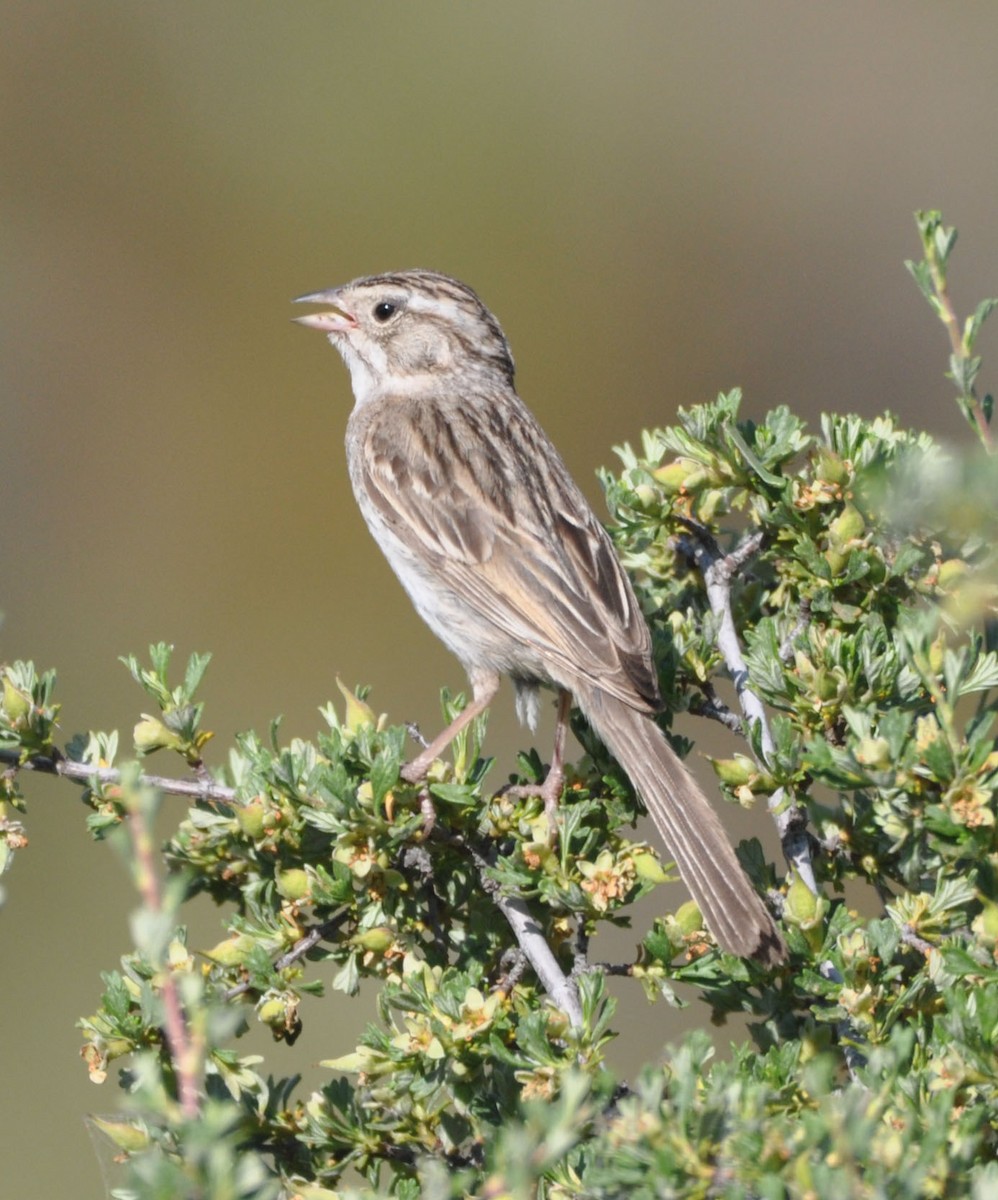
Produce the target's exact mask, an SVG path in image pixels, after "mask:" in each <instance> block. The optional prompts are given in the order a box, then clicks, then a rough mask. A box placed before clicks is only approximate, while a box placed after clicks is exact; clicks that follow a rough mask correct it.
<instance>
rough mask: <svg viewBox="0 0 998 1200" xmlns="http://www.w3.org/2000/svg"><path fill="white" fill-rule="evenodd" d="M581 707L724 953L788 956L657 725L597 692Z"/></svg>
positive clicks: (766, 959) (773, 959)
mask: <svg viewBox="0 0 998 1200" xmlns="http://www.w3.org/2000/svg"><path fill="white" fill-rule="evenodd" d="M576 701H577V702H578V703H579V704H580V705H581V707H582V709H583V711H584V712H585V713H586V715H587V717H588V718H589V721H590V724H591V725H592V727H593V728H594V729H595V731H596V732H597V733H598V734H599V736H600V738H601V739H602V740H603V742H604V743H605V744H606V746H607V748H608V749H609V750H610V751H611V753H612V754H613V756H614V757H615V758H616V759H617V761H618V762H619V763H620V765H621V766H622V767H623V768H624V770H625V771H626V772H627V774H628V777H629V778H630V780H631V782H632V783H633V784H634V786H635V788H637V790H638V793H639V794H640V796H641V799H642V800H643V801H644V803H645V807H646V808H647V809H648V813H649V815H650V816H651V818H652V820H653V821H654V822H655V825H656V826H657V828H658V831H659V833H660V834H661V835H662V837H663V839H664V840H665V844H666V847H667V849H668V851H669V853H670V854H671V855H672V857H673V858H674V859H675V862H676V866H677V867H678V868H679V873H680V875H681V876H682V878H683V882H684V883H685V884H686V886H687V887H688V888H689V890H690V892H691V894H692V896H693V899H694V900H695V901H696V902H697V904H698V906H699V908H700V911H701V913H702V914H703V916H704V919H705V921H706V922H707V926H708V928H709V929H710V931H711V932H712V933H713V935H714V937H716V938H717V940H718V943H719V944H720V945H721V947H722V948H723V949H725V950H728V951H730V952H731V953H732V954H737V955H739V956H741V957H742V958H755V959H757V960H758V961H759V962H762V963H765V964H773V963H778V962H781V961H782V960H783V959H784V957H785V956H786V947H785V945H784V944H783V939H782V938H781V937H780V935H779V933H778V932H777V929H776V926H775V925H774V924H773V919H772V917H770V915H769V913H768V911H767V910H766V907H765V905H764V904H763V902H762V900H761V898H760V897H759V894H758V893H757V892H756V890H755V888H754V887H753V886H752V884H751V882H750V881H749V878H748V876H747V875H746V874H745V872H744V871H743V870H742V867H741V864H740V863H739V862H738V859H737V857H736V856H735V852H734V850H733V849H732V847H731V842H730V841H729V840H728V836H727V834H726V833H725V831H724V828H723V826H722V825H721V822H720V820H719V819H718V817H717V814H716V813H715V812H714V810H713V808H711V806H710V803H709V802H708V800H707V798H706V797H705V796H704V794H703V792H702V791H701V790H700V788H699V787H698V786H697V784H696V782H695V781H694V779H693V777H692V776H691V775H690V774H689V772H688V771H687V770H686V768H685V767H684V766H683V764H682V762H681V761H680V760H679V758H678V756H677V755H676V753H675V751H674V750H673V749H672V747H671V746H670V745H669V743H668V742H667V741H666V740H665V735H664V734H663V733H662V731H661V729H659V727H658V725H656V724H655V721H654V720H653V719H652V718H651V717H649V716H647V715H646V714H644V713H642V712H639V711H638V710H636V709H634V708H631V707H630V706H629V705H627V704H625V703H624V702H623V701H622V700H618V699H617V698H616V697H615V696H611V695H609V694H608V693H606V692H604V691H602V690H601V689H599V688H594V689H592V691H591V692H590V694H589V695H578V694H576Z"/></svg>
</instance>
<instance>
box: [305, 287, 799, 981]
mask: <svg viewBox="0 0 998 1200" xmlns="http://www.w3.org/2000/svg"><path fill="white" fill-rule="evenodd" d="M301 299H302V300H305V301H310V302H313V303H319V304H328V305H332V306H333V309H334V310H335V311H326V312H320V313H314V314H312V315H310V316H307V317H301V318H299V320H300V321H301V323H302V324H305V325H308V326H310V327H312V328H315V329H320V330H322V331H323V332H325V333H326V334H327V335H328V337H329V340H330V342H332V344H333V345H334V346H335V347H336V349H337V350H339V352H340V354H341V355H342V356H343V359H344V361H345V362H346V364H347V366H348V367H349V369H350V374H351V379H352V383H353V390H354V395H355V399H356V404H355V407H354V410H353V413H352V414H351V416H350V419H349V421H348V423H347V439H346V441H347V459H348V464H349V470H350V479H351V482H352V484H353V489H354V493H355V495H356V497H357V501H358V504H359V505H360V509H361V512H362V513H363V515H364V518H365V520H366V521H367V524H368V526H369V527H370V530H371V532H372V534H373V535H374V537H375V539H376V540H377V542H378V544H379V545H380V546H381V549H382V550H383V551H384V553H385V555H386V557H387V558H388V561H389V563H390V564H391V566H392V568H393V569H394V570H395V573H396V574H397V575H398V577H399V579H400V580H401V582H402V584H403V586H404V587H405V589H406V591H407V592H408V593H409V595H410V597H411V598H412V601H413V603H414V604H415V606H416V608H417V610H418V611H419V613H420V615H421V616H422V617H423V619H424V620H425V621H426V622H427V624H428V625H429V626H430V628H431V629H432V630H433V631H434V632H435V633H436V634H437V636H438V637H440V638H441V639H442V640H443V642H444V643H445V644H446V645H447V646H448V647H449V648H450V649H451V650H452V651H453V652H454V653H455V654H456V655H457V656H458V658H459V659H460V660H461V662H462V663H463V665H464V667H465V670H466V671H467V673H468V677H469V679H470V681H471V685H472V690H473V694H474V699H473V701H472V703H471V704H469V705H468V707H467V708H466V709H465V710H464V712H463V713H462V714H461V715H460V716H459V717H458V719H457V720H456V721H455V722H454V723H453V724H452V725H451V726H449V727H448V729H446V730H444V731H443V733H441V734H440V736H439V737H438V738H436V739H435V741H434V742H433V743H432V744H431V745H430V746H429V747H427V749H426V750H425V751H423V753H421V754H420V755H419V756H418V757H417V758H416V759H415V760H414V761H413V762H412V763H410V764H409V765H408V767H407V768H406V769H405V772H404V773H405V776H406V778H407V779H409V780H410V781H413V782H415V781H418V780H420V779H422V778H423V777H424V776H425V774H426V771H427V770H428V768H429V766H430V764H431V763H432V762H433V760H434V759H435V758H436V757H437V756H438V755H439V754H440V753H441V751H442V750H443V749H444V748H445V747H446V746H447V745H448V743H449V742H450V741H452V740H453V738H454V736H455V735H456V734H457V733H458V732H459V731H460V729H462V728H464V726H465V725H466V724H467V723H468V722H469V721H470V720H471V719H472V717H474V716H475V715H477V714H478V713H479V712H481V711H482V710H483V709H484V708H485V707H487V705H488V704H489V703H490V702H491V700H492V698H493V697H494V696H495V694H496V691H497V690H498V686H499V680H500V677H501V676H503V675H508V676H509V677H510V678H511V679H512V680H513V683H514V685H515V688H516V694H517V710H518V712H519V713H520V716H521V718H523V719H524V720H526V721H528V723H530V724H531V725H533V724H534V722H535V721H536V715H537V697H538V688H539V687H540V686H542V685H546V686H549V687H553V688H555V689H558V690H559V691H560V692H561V693H562V695H563V697H564V696H565V695H567V694H569V693H570V694H571V695H572V696H574V698H575V700H576V703H577V704H578V705H579V707H580V708H581V709H582V710H583V712H584V713H585V714H586V716H587V718H588V719H589V721H590V723H591V724H592V726H593V728H594V729H595V730H596V732H597V733H598V734H599V735H600V737H601V738H602V739H603V741H604V742H605V743H606V744H607V746H608V747H609V748H610V750H611V751H612V752H613V754H614V755H615V757H616V758H617V759H618V761H619V762H620V763H621V765H622V766H623V767H624V769H625V770H626V771H627V773H628V775H629V776H630V778H631V780H632V782H633V783H634V785H635V787H636V788H637V790H638V792H639V793H640V795H641V797H642V799H643V800H644V802H645V805H646V807H647V808H648V811H649V813H650V814H651V816H652V818H653V820H654V821H655V824H656V826H657V827H658V829H659V831H660V832H661V834H662V837H663V838H664V839H665V843H666V845H667V847H668V849H669V851H670V853H671V854H672V855H673V857H674V858H675V860H676V864H677V866H678V867H679V870H680V874H681V875H682V877H683V880H684V882H685V883H686V885H687V887H688V888H689V889H690V891H691V893H692V894H693V897H694V899H695V900H696V901H697V903H698V905H699V906H700V909H701V911H702V912H703V914H704V917H705V919H706V921H707V924H708V926H709V927H710V929H711V931H712V932H713V933H714V935H715V937H716V938H717V940H718V942H719V943H720V944H721V945H722V946H723V947H724V948H725V949H727V950H730V951H732V952H733V953H735V954H740V955H743V956H746V957H749V956H751V957H755V958H758V959H760V960H761V961H763V962H777V961H779V960H781V959H782V958H783V956H784V954H785V948H784V945H783V942H782V939H781V938H780V935H779V933H778V932H777V931H776V928H775V926H774V924H773V921H772V918H771V917H770V915H769V913H768V912H767V910H766V908H765V906H764V905H763V903H762V901H761V899H760V898H759V896H758V895H757V893H756V892H755V890H754V889H753V887H752V885H751V883H750V882H749V880H748V878H747V877H746V875H745V873H744V872H743V871H742V869H741V866H740V865H739V863H738V860H737V858H736V857H735V854H734V851H733V850H732V848H731V845H730V842H729V841H728V839H727V836H726V834H725V832H724V829H723V827H722V826H721V823H720V821H719V820H718V818H717V816H716V814H715V813H714V811H713V809H712V808H711V807H710V804H709V803H708V801H707V799H706V798H705V797H704V795H703V793H702V792H701V791H700V789H699V788H698V786H697V785H696V783H695V782H694V781H693V779H692V777H691V776H690V775H689V774H688V773H687V771H686V769H685V767H684V766H683V765H682V763H681V762H680V761H679V759H678V758H677V756H676V755H675V753H674V752H673V750H672V748H671V747H670V746H669V744H668V742H667V741H666V740H665V737H664V735H663V734H662V732H661V730H660V729H659V727H658V725H657V724H656V723H655V721H654V713H655V712H656V711H657V710H658V708H659V707H660V705H661V698H660V696H659V690H658V682H657V678H656V674H655V668H654V663H653V661H652V656H651V639H650V637H649V633H648V628H647V626H646V625H645V622H644V619H643V617H642V615H641V611H640V609H639V607H638V603H637V600H636V598H635V596H634V592H633V589H632V588H631V585H630V582H629V580H628V579H627V576H626V575H625V574H624V571H623V569H622V568H621V566H620V562H619V560H618V559H617V556H616V553H615V552H614V549H613V545H612V543H611V542H610V539H609V537H608V536H607V534H606V531H605V530H604V529H603V527H602V526H601V525H600V523H599V521H598V520H597V519H596V517H595V515H594V514H593V512H592V509H591V508H590V507H589V505H588V503H587V502H586V500H585V498H584V497H583V495H582V493H581V492H580V491H579V489H578V487H577V486H576V485H575V483H574V481H573V480H572V478H571V476H570V475H569V473H568V470H567V469H566V467H565V464H564V463H563V462H562V460H561V456H560V455H559V454H558V452H557V450H555V448H554V446H553V445H552V444H551V442H550V441H549V440H548V438H547V436H546V435H545V433H544V432H543V430H542V429H541V427H540V426H539V425H538V423H537V421H536V420H535V419H534V417H533V415H532V414H531V413H530V411H529V410H528V409H527V407H526V406H525V405H524V404H523V402H522V401H521V400H520V398H519V396H518V395H517V394H516V391H515V390H514V385H513V358H512V355H511V353H510V350H509V345H508V344H507V342H506V338H505V336H504V335H503V332H502V329H501V328H500V326H499V323H498V322H497V321H496V319H495V317H494V316H492V314H491V313H490V312H489V311H488V309H487V308H486V307H485V306H484V304H482V302H481V300H479V298H478V296H477V295H476V294H475V293H474V292H473V291H472V290H471V289H470V288H468V287H466V286H465V285H464V284H462V283H459V282H458V281H457V280H454V279H451V278H449V277H448V276H446V275H440V274H437V273H435V272H432V271H401V272H397V273H394V274H388V275H376V276H370V277H368V278H365V279H358V280H355V281H354V282H353V283H348V284H346V285H345V286H344V287H340V288H336V289H333V290H331V291H328V292H321V293H315V294H312V295H309V296H303V297H302V298H301ZM565 710H566V705H565V704H564V702H563V703H562V705H561V708H560V713H559V727H558V744H557V746H556V753H555V756H554V761H553V763H552V773H551V775H550V776H549V779H548V782H547V783H546V784H545V798H546V800H547V802H548V803H549V804H550V803H552V802H553V801H554V800H555V798H556V797H557V795H558V794H559V793H560V788H561V774H560V746H561V743H562V740H563V737H564V716H565Z"/></svg>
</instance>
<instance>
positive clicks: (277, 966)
mask: <svg viewBox="0 0 998 1200" xmlns="http://www.w3.org/2000/svg"><path fill="white" fill-rule="evenodd" d="M347 916H348V914H347V913H346V912H345V911H344V912H340V913H337V914H336V916H335V917H331V918H330V919H329V920H328V921H323V922H322V923H321V924H320V925H313V926H312V928H311V929H310V930H309V931H308V933H306V934H305V935H304V936H302V937H300V938H299V939H298V941H297V942H295V944H294V945H293V946H292V947H291V949H290V950H288V951H286V952H285V953H284V954H282V955H281V957H280V958H278V959H275V961H274V970H275V971H283V970H284V968H285V967H290V966H291V964H292V963H294V962H297V961H298V959H299V958H303V957H304V956H305V955H306V954H308V952H309V950H311V949H312V947H313V946H317V945H318V944H319V942H321V941H324V940H325V939H326V938H327V937H329V935H330V934H331V933H335V932H336V930H337V929H339V927H340V926H341V925H342V924H343V923H344V922H345V921H346V919H347ZM252 988H253V985H252V984H251V983H249V982H246V983H237V984H236V985H235V987H230V988H229V989H228V990H227V991H225V992H223V993H222V999H223V1000H234V999H235V998H236V997H237V996H242V995H243V994H244V993H246V992H249V991H252Z"/></svg>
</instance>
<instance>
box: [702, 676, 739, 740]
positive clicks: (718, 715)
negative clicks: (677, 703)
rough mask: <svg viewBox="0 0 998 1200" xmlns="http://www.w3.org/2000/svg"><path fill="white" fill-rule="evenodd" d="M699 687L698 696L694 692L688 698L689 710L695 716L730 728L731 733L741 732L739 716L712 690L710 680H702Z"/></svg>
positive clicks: (712, 686)
mask: <svg viewBox="0 0 998 1200" xmlns="http://www.w3.org/2000/svg"><path fill="white" fill-rule="evenodd" d="M699 687H700V695H699V696H698V695H697V694H696V693H695V692H694V693H693V695H692V696H691V698H690V712H691V713H693V714H694V715H695V716H698V717H708V718H709V719H710V720H711V721H717V722H718V723H719V724H721V725H723V726H724V728H725V729H730V730H731V732H732V733H741V732H742V720H741V717H739V715H738V714H737V713H735V712H732V711H731V709H730V708H728V706H727V705H726V704H725V703H724V701H723V700H722V699H721V698H720V696H718V694H717V692H715V691H714V685H713V684H712V683H711V682H710V680H704V681H703V682H702V683H700V684H699Z"/></svg>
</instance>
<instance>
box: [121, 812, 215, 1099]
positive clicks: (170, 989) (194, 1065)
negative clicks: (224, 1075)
mask: <svg viewBox="0 0 998 1200" xmlns="http://www.w3.org/2000/svg"><path fill="white" fill-rule="evenodd" d="M127 823H128V831H129V835H130V837H131V840H132V848H133V850H134V853H135V880H136V884H137V886H138V889H139V894H140V895H141V896H142V900H143V902H144V903H145V906H146V909H147V910H148V911H149V912H151V913H155V914H159V913H161V912H162V910H163V905H162V902H161V900H160V893H159V880H158V877H157V875H156V850H155V847H154V846H153V840H152V834H151V833H150V831H149V827H148V825H147V823H146V816H145V812H144V810H143V807H142V802H141V799H137V801H136V803H134V804H132V805H130V806H129V812H128V822H127ZM161 965H162V985H161V986H162V994H163V1036H164V1038H165V1039H166V1045H167V1049H168V1050H169V1051H170V1058H171V1059H172V1061H173V1065H174V1069H175V1071H176V1073H177V1092H178V1095H179V1098H180V1107H181V1109H182V1110H183V1113H184V1116H185V1117H186V1118H188V1120H193V1119H194V1118H195V1117H197V1115H198V1112H199V1110H200V1106H201V1104H200V1098H199V1088H198V1075H199V1065H200V1058H199V1055H198V1052H197V1048H196V1046H195V1044H194V1042H193V1041H192V1039H191V1037H190V1033H189V1030H188V1028H187V1022H186V1021H185V1019H184V1011H183V1007H182V1005H181V1003H180V995H179V992H178V990H177V981H176V978H175V976H174V974H173V971H172V970H171V969H170V965H169V963H168V962H164V963H163V964H161Z"/></svg>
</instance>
